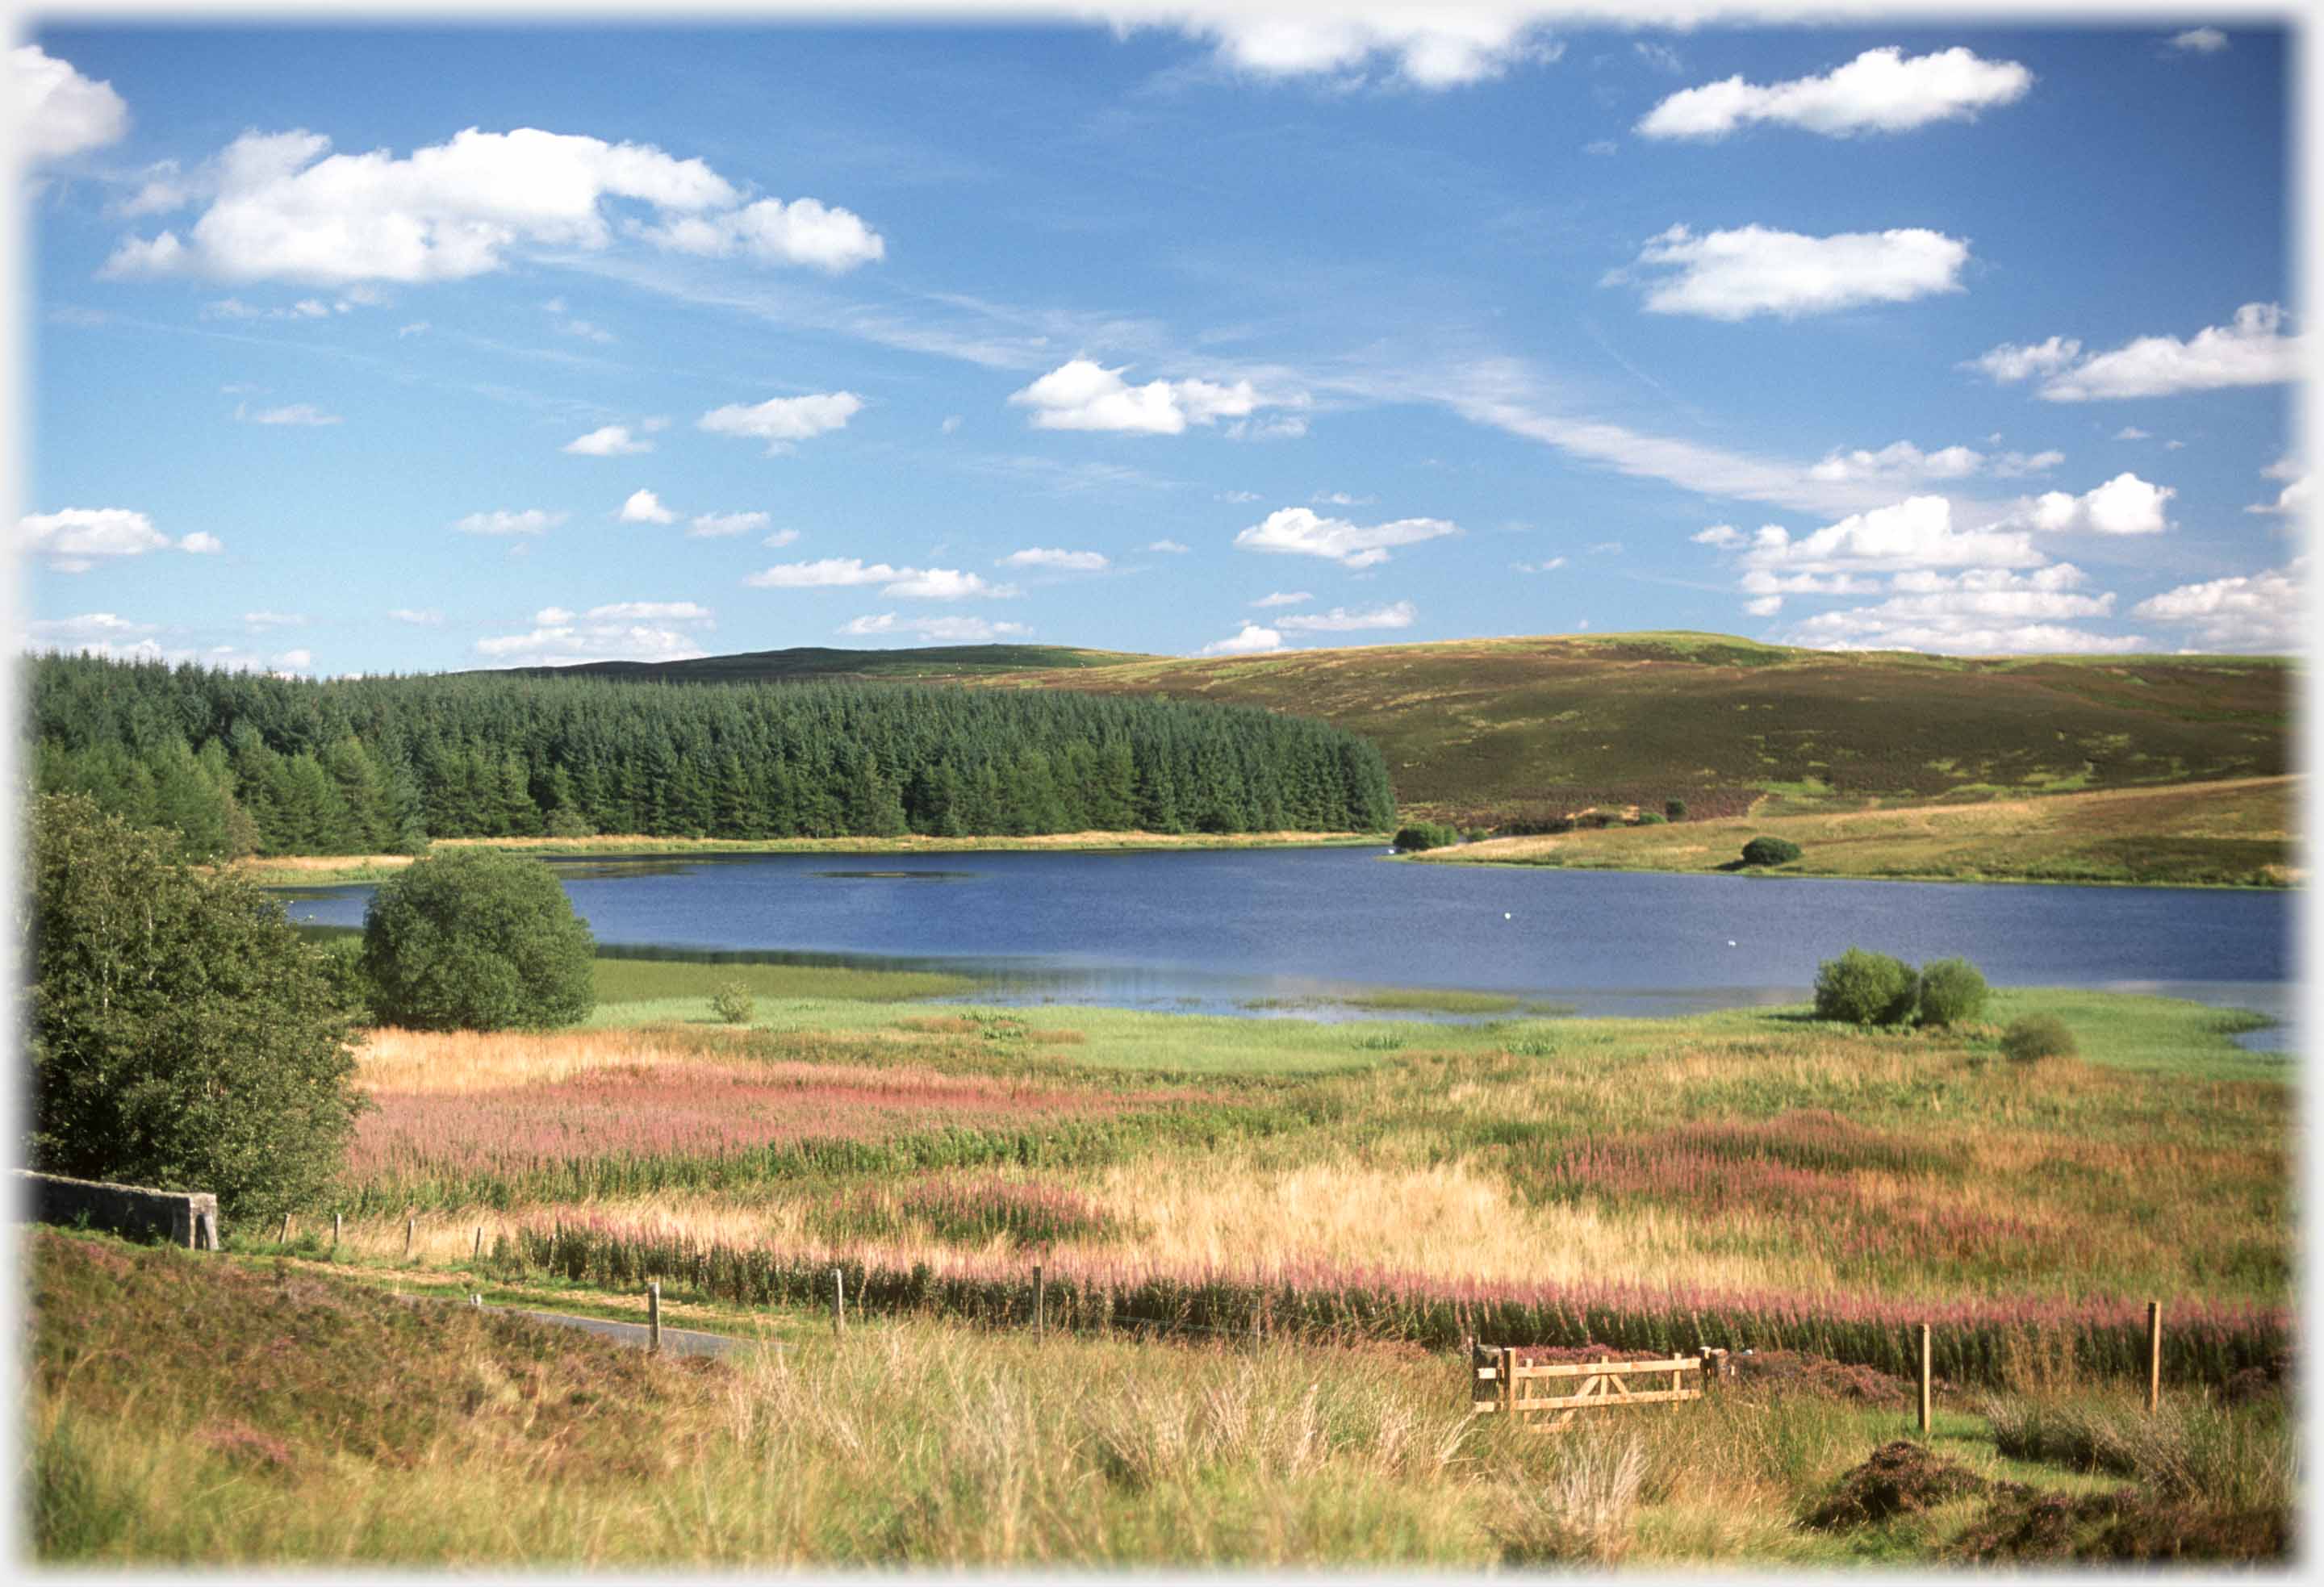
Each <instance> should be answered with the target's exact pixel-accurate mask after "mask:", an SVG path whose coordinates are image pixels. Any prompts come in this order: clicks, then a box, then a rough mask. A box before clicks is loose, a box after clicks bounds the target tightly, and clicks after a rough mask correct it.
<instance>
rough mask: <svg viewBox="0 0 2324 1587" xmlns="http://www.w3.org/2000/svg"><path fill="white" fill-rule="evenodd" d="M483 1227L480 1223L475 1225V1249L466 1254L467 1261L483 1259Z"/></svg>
mask: <svg viewBox="0 0 2324 1587" xmlns="http://www.w3.org/2000/svg"><path fill="white" fill-rule="evenodd" d="M483 1258H484V1225H483V1224H482V1223H479V1224H477V1225H476V1244H475V1249H474V1250H471V1251H469V1252H468V1259H469V1260H470V1261H480V1260H482V1259H483Z"/></svg>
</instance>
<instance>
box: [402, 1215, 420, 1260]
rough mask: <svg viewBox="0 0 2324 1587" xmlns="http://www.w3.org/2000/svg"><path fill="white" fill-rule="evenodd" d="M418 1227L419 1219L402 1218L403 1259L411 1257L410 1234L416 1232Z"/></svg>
mask: <svg viewBox="0 0 2324 1587" xmlns="http://www.w3.org/2000/svg"><path fill="white" fill-rule="evenodd" d="M419 1228H420V1220H419V1219H417V1218H406V1219H404V1220H403V1259H404V1260H405V1261H407V1262H408V1261H410V1259H411V1236H412V1235H413V1234H414V1233H415V1232H418V1230H419Z"/></svg>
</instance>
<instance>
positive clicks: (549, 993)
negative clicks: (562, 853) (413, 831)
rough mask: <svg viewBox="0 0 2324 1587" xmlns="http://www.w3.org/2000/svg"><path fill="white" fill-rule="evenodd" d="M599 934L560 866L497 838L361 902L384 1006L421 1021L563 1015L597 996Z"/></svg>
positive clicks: (370, 970) (463, 1025) (583, 1009)
mask: <svg viewBox="0 0 2324 1587" xmlns="http://www.w3.org/2000/svg"><path fill="white" fill-rule="evenodd" d="M595 946H596V945H595V940H594V939H593V938H592V937H590V935H589V927H587V926H586V925H585V924H583V922H582V921H581V919H580V918H578V917H577V916H576V915H575V914H574V913H573V905H572V901H571V900H568V899H567V897H566V896H565V890H564V888H562V887H561V886H559V885H558V881H557V877H556V876H555V874H554V873H553V872H550V871H549V867H548V866H546V865H544V864H542V863H540V862H539V861H538V860H528V859H525V858H523V857H522V856H521V855H517V854H511V853H503V852H501V851H500V850H497V849H453V850H450V851H448V852H438V853H434V854H431V855H429V857H428V858H426V859H424V860H415V861H413V862H412V863H411V864H410V867H409V868H408V869H406V870H405V871H403V872H401V873H400V874H398V875H396V876H392V877H391V878H389V879H388V880H387V881H384V882H382V883H381V884H380V888H379V891H378V892H377V893H376V894H375V895H374V897H373V899H372V901H371V908H370V909H366V910H365V911H364V946H363V968H364V973H365V974H366V975H367V976H369V977H370V979H371V983H372V985H373V987H374V994H373V995H374V1006H375V1008H376V1010H377V1012H378V1014H379V1017H380V1018H381V1019H382V1020H384V1021H386V1022H388V1023H390V1024H395V1025H408V1026H411V1027H414V1028H416V1029H422V1030H504V1029H511V1028H512V1027H518V1028H527V1029H542V1028H545V1027H548V1026H552V1025H569V1024H572V1023H573V1022H574V1021H576V1020H581V1019H585V1018H586V1017H587V1015H588V1013H589V1010H591V1009H592V1008H595V1006H596V1001H597V1000H596V992H595V987H594V985H593V983H592V980H591V969H590V959H591V956H592V955H594V953H595Z"/></svg>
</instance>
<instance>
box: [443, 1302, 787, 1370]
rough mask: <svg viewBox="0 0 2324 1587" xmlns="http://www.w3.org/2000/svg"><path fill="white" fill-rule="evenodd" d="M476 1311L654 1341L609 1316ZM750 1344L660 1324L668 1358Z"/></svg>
mask: <svg viewBox="0 0 2324 1587" xmlns="http://www.w3.org/2000/svg"><path fill="white" fill-rule="evenodd" d="M397 1298H398V1299H401V1300H409V1301H423V1300H425V1301H434V1302H435V1303H436V1304H437V1305H438V1306H466V1305H468V1304H470V1303H469V1302H468V1300H467V1299H466V1296H449V1295H399V1296H397ZM477 1309H479V1310H481V1311H487V1312H504V1313H506V1314H507V1315H510V1316H512V1317H522V1318H524V1319H525V1320H526V1321H527V1322H531V1323H549V1324H554V1325H556V1326H557V1327H559V1328H578V1329H580V1330H582V1331H583V1332H584V1333H595V1334H596V1335H597V1336H598V1337H599V1338H601V1339H610V1340H613V1342H615V1343H617V1344H632V1345H635V1346H637V1347H638V1348H639V1349H641V1350H642V1349H644V1348H646V1347H647V1346H648V1345H650V1344H651V1343H652V1342H653V1330H652V1329H650V1328H649V1327H648V1326H646V1324H643V1323H619V1322H615V1321H614V1320H613V1319H612V1318H610V1317H577V1316H575V1315H572V1314H571V1313H569V1312H534V1311H527V1310H525V1309H524V1308H523V1307H521V1306H482V1307H479V1308H477ZM753 1342H754V1341H752V1340H748V1339H736V1338H734V1337H733V1335H731V1334H726V1333H702V1332H700V1331H699V1330H696V1329H693V1328H673V1327H671V1326H669V1324H667V1323H665V1324H662V1330H661V1348H662V1352H663V1353H664V1354H667V1355H706V1356H723V1355H726V1354H728V1353H730V1352H733V1351H736V1350H739V1349H741V1348H742V1346H744V1345H746V1344H751V1343H753ZM777 1348H780V1347H779V1346H778V1347H777Z"/></svg>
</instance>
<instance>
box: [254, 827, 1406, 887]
mask: <svg viewBox="0 0 2324 1587" xmlns="http://www.w3.org/2000/svg"><path fill="white" fill-rule="evenodd" d="M1387 842H1388V835H1387V834H1386V833H1365V832H1250V833H1210V832H1201V833H1170V832H1137V831H1132V832H1062V833H1043V834H1037V835H1031V836H1025V837H1004V836H979V837H928V836H922V835H917V834H914V835H906V836H902V837H770V838H748V837H644V836H634V835H633V836H620V835H615V836H605V837H447V838H439V839H437V840H436V841H434V842H433V843H431V844H429V849H430V850H435V849H460V848H496V849H507V850H510V851H512V852H513V853H528V854H532V855H534V856H536V857H537V858H539V859H543V860H587V859H602V860H614V859H630V858H634V857H638V856H657V857H658V856H666V855H667V856H677V857H684V856H686V855H688V854H964V853H1149V852H1150V853H1168V852H1171V851H1174V850H1184V851H1189V852H1200V851H1205V850H1213V849H1292V848H1366V847H1371V846H1375V845H1385V844H1387ZM412 859H413V856H412V855H410V854H277V855H273V856H271V857H267V858H257V857H251V858H245V859H241V860H235V861H233V862H231V863H228V864H227V865H226V866H224V867H221V869H224V870H226V871H227V872H232V873H233V874H235V875H239V876H244V877H246V878H248V879H249V880H251V881H255V882H257V883H258V884H259V885H260V886H262V887H334V886H339V885H343V884H346V883H350V882H362V881H382V880H383V879H384V878H386V877H388V876H391V875H393V874H394V873H395V872H398V871H401V870H402V869H403V868H404V867H405V866H407V865H409V864H410V863H411V861H412Z"/></svg>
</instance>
